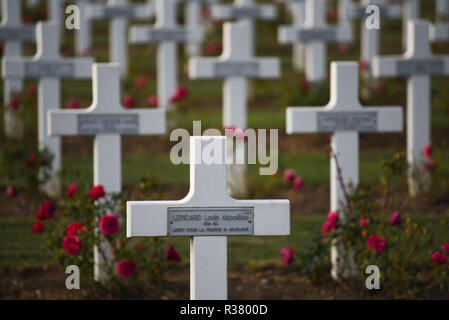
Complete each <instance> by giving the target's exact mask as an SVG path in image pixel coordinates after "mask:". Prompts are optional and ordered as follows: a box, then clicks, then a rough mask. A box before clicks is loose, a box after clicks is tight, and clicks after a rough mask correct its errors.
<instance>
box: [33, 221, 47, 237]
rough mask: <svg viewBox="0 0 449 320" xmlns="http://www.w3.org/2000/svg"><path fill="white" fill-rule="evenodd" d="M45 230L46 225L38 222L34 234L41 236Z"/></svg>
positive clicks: (34, 227) (34, 226)
mask: <svg viewBox="0 0 449 320" xmlns="http://www.w3.org/2000/svg"><path fill="white" fill-rule="evenodd" d="M44 229H45V224H44V223H43V222H40V221H36V222H35V223H34V225H33V233H38V234H41V233H42V232H44Z"/></svg>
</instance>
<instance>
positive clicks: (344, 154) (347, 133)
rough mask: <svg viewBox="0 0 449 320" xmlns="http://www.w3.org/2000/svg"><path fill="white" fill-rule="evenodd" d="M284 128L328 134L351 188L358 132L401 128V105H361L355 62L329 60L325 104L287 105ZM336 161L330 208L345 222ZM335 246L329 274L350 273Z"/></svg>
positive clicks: (355, 181) (355, 177)
mask: <svg viewBox="0 0 449 320" xmlns="http://www.w3.org/2000/svg"><path fill="white" fill-rule="evenodd" d="M286 130H287V134H297V133H310V132H323V133H331V134H332V139H331V145H332V151H333V153H334V154H335V155H336V158H337V161H338V166H339V167H340V168H341V174H342V180H343V183H344V184H345V185H346V187H348V186H349V185H352V187H353V188H355V187H357V185H358V183H359V133H360V132H396V131H402V108H401V107H366V108H365V107H363V106H362V105H361V104H360V101H359V73H358V64H357V63H356V62H332V64H331V95H330V100H329V103H328V104H327V105H326V106H324V107H321V108H317V107H289V108H287V119H286ZM337 161H336V160H335V158H333V157H332V158H331V177H330V178H331V182H330V183H331V210H338V211H339V216H340V218H341V220H342V221H345V218H346V217H345V213H344V212H342V209H343V208H344V207H343V206H342V203H343V201H344V200H345V198H344V191H343V189H342V188H341V185H340V182H339V180H338V170H337ZM348 192H350V190H348ZM335 248H336V247H333V250H332V276H333V277H334V278H338V277H346V276H348V275H350V274H352V270H343V269H341V268H342V267H343V266H344V264H343V263H340V264H339V263H337V258H338V257H339V255H340V254H339V251H338V250H335ZM342 261H343V260H342ZM348 272H349V274H347V273H348ZM357 272H358V270H357Z"/></svg>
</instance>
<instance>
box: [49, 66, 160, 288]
mask: <svg viewBox="0 0 449 320" xmlns="http://www.w3.org/2000/svg"><path fill="white" fill-rule="evenodd" d="M92 76H93V79H92V82H93V102H92V105H91V106H90V107H89V108H87V109H81V110H51V111H49V112H48V115H47V116H48V123H49V127H48V133H49V134H50V135H52V136H83V135H89V136H94V137H95V140H94V185H99V184H101V185H103V187H104V189H105V191H106V192H112V193H120V192H121V191H122V174H121V173H122V155H121V136H122V135H162V134H164V133H165V130H166V129H165V113H164V111H163V110H161V109H152V110H145V109H132V110H129V109H128V110H127V109H125V108H123V107H122V105H121V103H120V68H119V66H118V65H117V64H94V66H93V67H92ZM101 246H102V248H103V250H104V251H106V260H109V261H110V260H111V258H110V257H111V256H110V255H111V252H110V250H109V248H108V246H107V243H102V244H101ZM94 255H95V256H94V263H95V264H94V278H95V279H96V280H97V281H102V280H105V279H107V274H106V273H105V271H104V268H102V265H103V264H104V263H108V261H106V260H105V259H103V256H102V255H100V254H99V251H98V248H97V247H95V250H94Z"/></svg>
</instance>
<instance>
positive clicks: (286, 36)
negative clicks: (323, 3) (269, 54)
mask: <svg viewBox="0 0 449 320" xmlns="http://www.w3.org/2000/svg"><path fill="white" fill-rule="evenodd" d="M278 39H279V42H280V43H283V44H286V43H297V42H313V41H320V42H351V41H352V27H351V25H349V24H341V25H339V26H338V27H330V26H329V27H319V28H315V27H308V26H280V27H279V29H278Z"/></svg>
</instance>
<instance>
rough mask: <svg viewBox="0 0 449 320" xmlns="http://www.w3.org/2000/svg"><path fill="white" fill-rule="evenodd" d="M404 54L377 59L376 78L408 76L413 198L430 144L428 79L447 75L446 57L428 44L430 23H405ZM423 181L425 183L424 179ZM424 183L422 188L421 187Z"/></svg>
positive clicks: (448, 57) (374, 65) (417, 190)
mask: <svg viewBox="0 0 449 320" xmlns="http://www.w3.org/2000/svg"><path fill="white" fill-rule="evenodd" d="M407 35H408V40H407V51H406V52H405V54H404V55H402V56H390V57H376V58H374V60H373V75H374V76H375V77H398V76H399V77H407V78H408V84H407V158H408V162H409V165H410V170H411V171H410V175H409V179H408V181H409V187H410V192H411V194H412V195H415V194H416V193H418V192H419V189H421V188H422V187H425V188H426V184H427V183H425V182H424V181H425V180H427V178H426V175H427V174H425V173H424V174H423V175H421V174H418V172H419V171H421V169H422V168H423V167H424V165H425V157H424V154H423V149H424V146H426V145H427V144H430V143H431V138H430V136H431V130H430V124H431V116H430V113H431V91H430V77H431V76H443V75H447V74H449V55H439V56H435V55H433V54H432V52H431V48H430V43H429V23H428V22H425V21H420V20H415V21H409V23H408V32H407ZM423 179H424V180H423ZM423 184H424V185H423Z"/></svg>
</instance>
